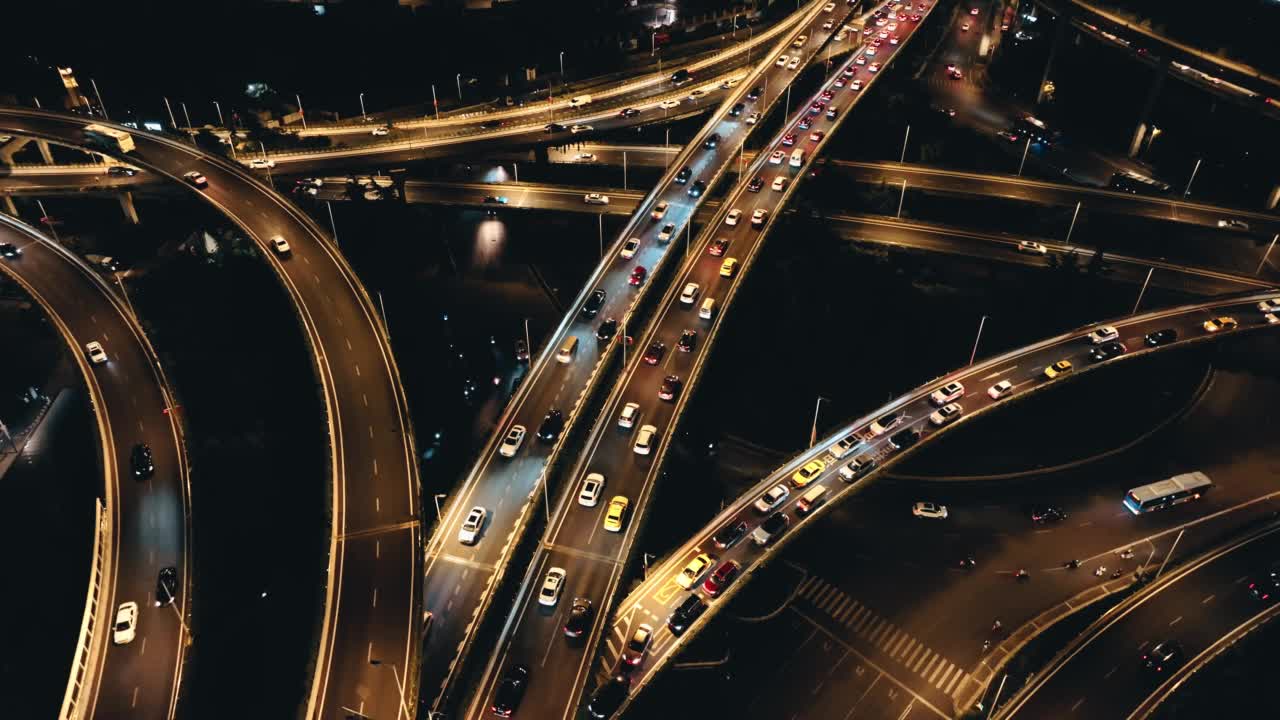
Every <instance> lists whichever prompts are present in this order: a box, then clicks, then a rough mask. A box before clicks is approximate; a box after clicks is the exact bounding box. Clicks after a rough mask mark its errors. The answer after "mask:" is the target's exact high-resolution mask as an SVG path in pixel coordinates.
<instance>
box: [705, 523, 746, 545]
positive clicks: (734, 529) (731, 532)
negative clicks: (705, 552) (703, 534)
mask: <svg viewBox="0 0 1280 720" xmlns="http://www.w3.org/2000/svg"><path fill="white" fill-rule="evenodd" d="M746 536H747V523H746V521H744V520H738V521H736V522H731V523H729V524H728V525H725V526H724V527H722V528H720V529H719V530H717V531H716V534H715V535H712V536H711V541H712V542H714V543H715V544H716V547H718V548H720V549H721V550H728V549H729V548H731V547H733V546H734V545H736V544H737V542H738V541H739V540H741V539H742V538H744V537H746Z"/></svg>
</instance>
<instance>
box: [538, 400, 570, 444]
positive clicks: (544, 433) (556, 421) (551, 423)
mask: <svg viewBox="0 0 1280 720" xmlns="http://www.w3.org/2000/svg"><path fill="white" fill-rule="evenodd" d="M561 430H564V415H563V414H561V412H560V411H559V410H556V409H555V408H552V409H551V410H550V411H548V412H547V416H546V417H545V418H543V419H542V425H540V426H538V439H539V440H541V441H542V442H544V443H553V442H555V441H556V438H558V437H560V431H561Z"/></svg>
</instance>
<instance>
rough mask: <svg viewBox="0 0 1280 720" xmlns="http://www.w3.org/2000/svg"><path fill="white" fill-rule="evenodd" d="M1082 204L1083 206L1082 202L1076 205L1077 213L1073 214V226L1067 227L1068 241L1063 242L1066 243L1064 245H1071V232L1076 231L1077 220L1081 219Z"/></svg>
mask: <svg viewBox="0 0 1280 720" xmlns="http://www.w3.org/2000/svg"><path fill="white" fill-rule="evenodd" d="M1081 204H1083V203H1082V202H1077V203H1076V211H1075V212H1073V213H1071V225H1070V226H1069V227H1067V239H1066V240H1063V242H1064V243H1066V244H1068V245H1070V244H1071V231H1072V230H1075V229H1076V218H1078V217H1080V205H1081Z"/></svg>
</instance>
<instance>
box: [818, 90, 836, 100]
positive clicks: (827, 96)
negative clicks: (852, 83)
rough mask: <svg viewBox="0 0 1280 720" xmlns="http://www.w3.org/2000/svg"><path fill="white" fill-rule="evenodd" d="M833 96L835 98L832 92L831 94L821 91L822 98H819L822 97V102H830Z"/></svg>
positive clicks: (828, 91) (827, 91)
mask: <svg viewBox="0 0 1280 720" xmlns="http://www.w3.org/2000/svg"><path fill="white" fill-rule="evenodd" d="M835 96H836V94H835V93H833V92H831V91H830V90H823V91H822V96H821V97H822V99H823V100H830V99H831V98H833V97H835Z"/></svg>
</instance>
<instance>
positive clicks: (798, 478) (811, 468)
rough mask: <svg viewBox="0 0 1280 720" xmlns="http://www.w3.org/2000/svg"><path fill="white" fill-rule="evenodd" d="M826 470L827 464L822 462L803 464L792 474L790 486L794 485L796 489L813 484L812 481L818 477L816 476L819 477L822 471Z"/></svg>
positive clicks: (811, 461) (812, 461)
mask: <svg viewBox="0 0 1280 720" xmlns="http://www.w3.org/2000/svg"><path fill="white" fill-rule="evenodd" d="M826 469H827V464H826V463H824V462H823V461H821V460H810V461H809V462H807V463H805V465H804V467H802V468H800V469H799V470H797V471H795V472H794V473H792V475H791V484H792V485H795V486H796V487H798V488H802V487H804V486H805V485H808V484H809V483H811V482H813V479H814V478H816V477H818V475H820V474H821V473H822V471H823V470H826Z"/></svg>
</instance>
